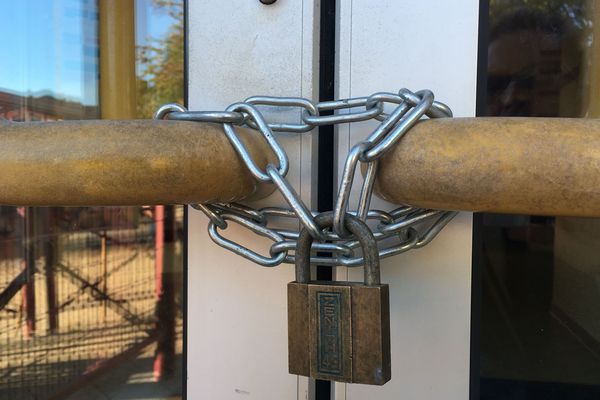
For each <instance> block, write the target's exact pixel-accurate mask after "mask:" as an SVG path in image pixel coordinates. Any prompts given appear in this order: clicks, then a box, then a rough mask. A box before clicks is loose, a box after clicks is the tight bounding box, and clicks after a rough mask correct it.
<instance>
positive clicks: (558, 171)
mask: <svg viewBox="0 0 600 400" xmlns="http://www.w3.org/2000/svg"><path fill="white" fill-rule="evenodd" d="M375 190H376V192H377V193H378V194H379V195H380V196H381V197H383V198H385V199H387V200H389V201H391V202H394V203H402V204H410V205H414V206H418V207H423V208H435V209H445V210H467V211H487V212H498V213H516V214H536V215H568V216H600V120H596V119H567V118H496V117H495V118H453V119H449V118H447V119H433V120H427V121H423V122H420V123H419V124H417V125H416V126H415V127H414V128H413V129H412V130H411V131H410V132H408V133H407V134H406V136H404V137H403V138H402V140H401V141H400V143H399V144H398V145H397V146H396V147H395V148H394V149H393V150H391V151H390V153H388V154H387V155H386V156H384V158H383V159H382V160H381V161H380V164H379V170H378V175H377V181H376V188H375Z"/></svg>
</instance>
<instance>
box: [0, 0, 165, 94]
mask: <svg viewBox="0 0 600 400" xmlns="http://www.w3.org/2000/svg"><path fill="white" fill-rule="evenodd" d="M152 4H153V2H152V0H138V1H136V41H137V42H138V44H144V43H146V42H147V40H148V39H149V38H152V37H153V38H158V37H161V36H163V35H164V34H165V33H166V32H167V30H168V28H169V25H170V24H171V23H172V20H171V18H170V17H169V16H168V14H167V13H166V12H165V11H164V10H160V9H158V8H156V7H153V6H152ZM2 6H3V7H2V8H3V9H2V12H1V13H0V49H1V51H2V54H3V56H2V57H1V58H0V91H6V92H12V93H17V94H32V95H34V96H39V95H44V94H52V95H53V96H55V97H57V98H65V99H69V100H74V101H77V102H82V103H84V104H85V105H95V104H97V103H98V82H97V80H98V70H99V67H98V44H97V43H98V23H97V18H98V9H97V2H96V0H18V1H7V2H3V4H2Z"/></svg>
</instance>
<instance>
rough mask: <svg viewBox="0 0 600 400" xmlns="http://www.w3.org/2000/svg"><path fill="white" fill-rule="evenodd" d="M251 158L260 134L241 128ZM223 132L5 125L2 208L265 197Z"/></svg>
mask: <svg viewBox="0 0 600 400" xmlns="http://www.w3.org/2000/svg"><path fill="white" fill-rule="evenodd" d="M237 131H238V132H239V135H240V138H241V139H242V141H243V142H244V143H245V145H246V147H247V148H248V150H249V152H250V154H251V155H252V157H253V159H254V160H255V161H256V162H257V164H258V165H259V166H260V167H261V168H263V167H264V166H265V165H266V164H267V162H269V161H273V160H272V159H271V158H270V157H272V156H271V152H270V150H269V147H268V145H267V144H266V143H265V142H264V140H263V139H262V138H261V137H260V134H259V133H257V132H255V131H253V130H250V129H243V128H238V129H237ZM272 190H273V187H272V185H258V184H257V182H256V181H255V180H254V179H253V178H252V175H251V174H250V173H249V172H248V171H247V169H246V167H245V165H244V164H243V163H242V162H241V160H240V159H239V158H238V156H237V154H236V153H235V151H234V150H233V148H232V146H231V144H230V143H229V141H228V139H227V137H226V136H225V135H224V134H223V128H222V126H221V125H217V124H210V123H202V122H183V121H163V120H138V121H60V122H18V123H12V122H0V204H5V205H30V206H91V205H94V206H107V205H142V204H188V203H203V202H208V201H223V202H231V201H237V200H241V199H248V198H253V197H264V196H265V195H267V194H268V193H270V192H271V191H272Z"/></svg>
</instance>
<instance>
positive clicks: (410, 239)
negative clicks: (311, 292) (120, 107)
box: [155, 89, 456, 267]
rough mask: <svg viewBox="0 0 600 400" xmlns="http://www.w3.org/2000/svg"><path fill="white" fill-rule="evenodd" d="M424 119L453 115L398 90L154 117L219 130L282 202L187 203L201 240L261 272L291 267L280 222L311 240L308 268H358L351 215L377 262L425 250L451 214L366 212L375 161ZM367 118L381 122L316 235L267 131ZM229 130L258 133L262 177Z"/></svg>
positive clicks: (260, 101)
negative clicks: (235, 234)
mask: <svg viewBox="0 0 600 400" xmlns="http://www.w3.org/2000/svg"><path fill="white" fill-rule="evenodd" d="M386 103H387V104H392V105H393V107H394V109H393V110H392V112H390V113H385V112H384V108H385V104H386ZM258 107H277V108H278V109H282V108H296V109H298V110H301V115H300V122H295V123H292V122H289V123H275V122H269V121H267V120H266V119H265V118H264V117H263V114H262V113H261V112H260V111H259V109H258ZM323 111H333V112H334V114H333V115H321V113H322V112H323ZM336 112H337V113H336ZM425 116H426V117H428V118H449V117H452V111H451V110H450V108H449V107H448V106H446V105H445V104H443V103H440V102H438V101H435V100H434V95H433V93H432V92H431V91H429V90H420V91H418V92H415V93H413V92H411V91H410V90H408V89H401V90H400V91H399V92H398V93H397V94H396V93H387V92H378V93H374V94H372V95H371V96H368V97H356V98H349V99H341V100H334V101H324V102H320V103H317V104H315V103H313V102H312V101H310V100H309V99H305V98H297V97H269V96H254V97H250V98H247V99H246V100H245V101H244V102H241V103H235V104H232V105H230V106H229V107H227V109H226V110H225V111H188V110H186V109H185V108H184V107H182V106H180V105H178V104H166V105H164V106H162V107H161V108H160V109H159V110H158V111H157V112H156V115H155V118H159V119H160V118H168V119H172V120H180V121H202V122H213V123H221V124H223V129H224V132H225V134H226V135H227V137H228V139H229V141H230V142H231V144H232V145H233V147H234V149H235V151H236V152H237V154H238V155H239V156H240V158H241V159H242V160H243V161H244V164H245V165H246V167H247V168H248V170H249V171H250V172H251V173H252V175H253V176H254V177H255V178H256V179H257V180H259V181H262V182H270V183H273V184H275V185H276V187H277V189H278V190H279V191H280V193H281V194H282V195H283V198H284V199H285V201H286V202H287V203H288V205H289V207H290V208H289V209H287V208H278V207H265V208H261V209H253V208H251V207H248V206H246V205H243V204H239V203H211V204H193V205H192V207H193V208H195V209H197V210H200V211H202V212H203V213H204V214H206V216H207V217H208V218H209V220H210V222H209V226H208V233H209V235H210V237H211V239H212V240H213V241H214V242H215V243H217V244H218V245H219V246H221V247H223V248H225V249H227V250H230V251H232V252H234V253H236V254H238V255H240V256H242V257H244V258H247V259H249V260H251V261H253V262H255V263H257V264H260V265H262V266H265V267H274V266H277V265H279V264H281V263H294V261H295V254H294V252H295V249H296V241H297V239H298V236H299V231H294V230H289V229H284V228H281V227H277V226H276V225H277V221H280V219H281V218H295V219H297V220H298V221H299V223H300V226H301V227H303V228H305V229H307V230H308V231H309V233H310V235H311V236H313V238H314V239H315V241H314V243H313V245H312V250H313V251H314V252H315V255H313V256H311V263H314V264H319V265H331V266H338V265H341V266H346V267H354V266H361V265H362V264H363V258H362V255H361V254H360V244H359V242H358V241H357V240H356V239H355V238H353V237H352V235H351V234H350V233H349V232H347V231H346V229H345V227H344V218H345V217H346V215H348V214H351V215H355V216H357V217H358V218H360V219H361V220H363V221H365V222H367V223H368V224H369V226H370V227H371V229H372V230H373V234H374V236H375V238H376V239H377V243H378V250H379V256H380V257H381V258H385V257H390V256H393V255H395V254H400V253H403V252H405V251H408V250H410V249H414V248H419V247H423V246H425V245H426V244H428V243H429V242H431V241H432V240H433V239H434V238H435V236H436V235H437V234H438V233H439V232H440V231H441V230H442V229H443V228H444V226H446V224H448V222H450V220H451V219H452V218H453V217H454V216H455V215H456V212H453V211H440V210H428V209H422V208H416V207H410V206H401V207H398V208H396V209H394V210H391V211H387V212H386V211H383V210H375V209H370V204H371V197H372V196H373V184H374V182H375V176H376V173H377V163H378V160H379V159H380V158H381V157H382V156H383V155H384V154H385V153H386V152H388V151H389V150H390V149H391V148H392V147H394V146H395V145H396V144H397V143H398V141H400V140H401V139H402V137H403V136H404V135H405V134H406V133H407V132H408V131H409V130H410V129H411V128H412V127H413V126H414V125H415V124H416V123H417V122H418V121H419V120H420V119H421V118H423V117H425ZM372 119H374V120H377V121H380V124H379V125H378V126H377V128H376V129H375V130H374V131H373V132H372V133H371V134H370V135H369V136H368V137H367V138H366V139H365V140H363V141H361V142H358V143H356V144H355V145H354V146H353V147H352V148H351V149H350V151H349V153H348V156H347V157H346V161H345V164H344V170H343V174H342V178H341V181H340V186H339V190H338V195H337V198H336V201H335V205H334V210H333V211H334V224H333V229H332V230H321V229H320V228H319V227H318V225H317V224H316V223H315V220H314V217H315V216H316V215H317V213H316V212H314V211H311V210H310V209H309V208H308V207H307V206H306V205H305V204H304V202H303V201H302V200H301V199H300V196H298V193H296V191H295V190H294V188H293V187H292V185H290V183H289V182H288V181H287V179H286V175H287V172H288V169H289V162H288V157H287V154H286V153H285V151H284V150H283V148H282V147H281V146H280V145H279V143H278V142H277V139H276V137H275V135H274V134H273V132H289V133H297V134H302V133H307V132H310V131H311V130H312V129H313V128H315V127H317V126H322V125H334V124H343V123H352V122H358V121H367V120H372ZM235 126H246V127H249V128H252V129H255V130H257V131H259V132H260V133H261V134H262V136H263V137H264V139H265V140H266V141H267V143H268V144H269V146H270V148H271V150H272V151H273V153H274V154H275V156H276V157H277V160H278V161H277V165H273V164H268V165H267V166H266V167H265V169H264V170H261V169H260V168H259V167H258V166H257V165H256V163H255V162H254V161H253V160H252V157H251V155H250V154H249V153H248V151H247V149H246V148H245V146H244V144H243V142H242V141H241V140H240V139H239V137H238V135H237V133H236V131H235ZM361 163H362V164H366V168H365V176H364V180H363V183H362V186H361V189H360V195H359V199H358V206H357V209H356V210H354V211H352V210H349V203H350V195H351V192H352V186H353V183H354V176H355V175H356V170H357V169H358V166H359V165H360V164H361ZM229 222H234V223H236V224H239V225H241V226H243V227H244V228H246V229H248V230H250V231H251V232H253V233H255V234H257V235H259V236H262V237H265V238H268V239H270V240H272V241H273V244H272V245H271V247H270V248H269V253H268V255H262V254H258V253H257V252H255V251H253V250H251V249H249V248H247V247H245V246H243V245H242V244H239V243H236V242H234V241H232V240H229V239H227V238H226V237H224V236H223V234H222V233H223V231H225V230H226V229H227V228H228V225H229V224H228V223H229ZM317 252H318V253H317ZM323 254H326V255H323Z"/></svg>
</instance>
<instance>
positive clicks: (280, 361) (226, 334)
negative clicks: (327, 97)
mask: <svg viewBox="0 0 600 400" xmlns="http://www.w3.org/2000/svg"><path fill="white" fill-rule="evenodd" d="M315 3H316V2H315V1H312V0H305V1H302V2H295V1H279V2H276V3H275V4H273V5H270V6H265V5H263V4H261V3H260V2H259V1H248V0H238V1H228V2H224V1H220V0H211V1H202V2H199V1H190V2H189V20H188V22H189V23H188V26H189V32H188V33H189V35H188V38H189V49H188V51H189V53H188V57H189V63H188V72H189V87H188V88H189V107H190V109H192V110H223V109H225V108H226V107H227V106H228V105H229V104H231V103H234V102H238V101H243V100H244V99H245V98H247V97H249V96H254V95H269V96H303V97H307V98H310V99H313V100H317V99H318V95H317V89H318V84H317V82H315V79H317V77H316V74H315V71H316V67H317V59H316V58H315V51H316V50H317V47H316V43H315V41H316V40H317V39H318V32H319V30H318V27H317V26H316V24H317V23H318V17H317V18H316V19H315V12H316V10H317V7H316V5H315ZM264 110H265V112H267V111H269V110H268V109H264ZM277 114H278V118H279V117H281V118H286V120H290V119H291V118H294V117H298V118H299V112H298V110H293V111H291V112H290V113H287V114H284V115H280V114H281V112H280V111H279V112H277ZM267 116H268V114H267ZM278 139H279V140H280V143H281V144H282V145H283V146H284V148H285V150H286V151H287V153H288V156H289V158H290V172H289V174H288V180H289V182H290V183H291V184H292V185H293V186H294V187H295V188H296V189H297V190H298V192H299V193H300V195H301V197H302V199H303V201H305V202H306V204H308V205H310V204H311V200H312V199H313V198H314V196H315V195H316V192H315V190H316V181H315V180H314V178H313V175H314V171H313V168H314V167H315V166H316V162H315V160H314V155H315V154H316V147H315V146H313V143H314V142H316V136H315V135H313V134H304V135H280V136H278ZM284 204H285V202H284V201H283V199H282V198H281V197H280V196H279V195H278V194H274V195H272V196H271V197H269V198H267V199H265V200H261V201H260V202H257V203H255V204H253V206H254V207H259V206H266V205H277V206H283V205H284ZM188 222H189V224H188V235H189V236H188V243H189V250H188V264H189V267H188V313H187V321H188V334H187V346H188V352H187V359H188V389H187V392H188V397H189V398H206V399H209V398H211V399H234V398H235V399H239V398H240V395H244V396H243V397H244V398H248V399H261V400H262V399H291V398H296V396H299V398H307V396H308V390H309V386H308V379H306V378H298V377H296V376H293V375H289V374H288V372H287V371H288V365H287V282H290V281H292V280H293V279H294V270H293V267H292V266H290V265H288V264H284V265H281V266H279V267H277V268H262V267H260V266H257V265H256V264H253V263H251V262H250V261H247V260H245V259H243V258H241V257H239V256H237V255H234V254H232V253H229V252H228V251H226V250H224V249H222V248H220V247H218V246H217V245H215V244H214V243H213V242H212V241H211V239H210V238H209V237H208V235H207V233H206V226H207V223H208V221H207V219H206V218H205V217H204V215H202V214H201V213H200V212H198V211H194V210H191V209H190V213H189V221H188ZM230 225H233V226H231V228H229V229H227V231H225V232H224V235H225V236H226V237H227V238H229V239H230V240H235V241H238V242H240V243H243V244H244V245H247V246H250V247H252V248H254V249H257V250H259V251H261V252H262V253H263V254H267V255H268V249H269V247H268V246H269V244H270V243H268V242H267V241H264V240H261V239H257V238H256V236H255V235H252V234H251V233H249V232H248V231H247V230H242V229H238V228H239V227H237V226H234V225H235V224H230ZM294 228H297V227H294Z"/></svg>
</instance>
